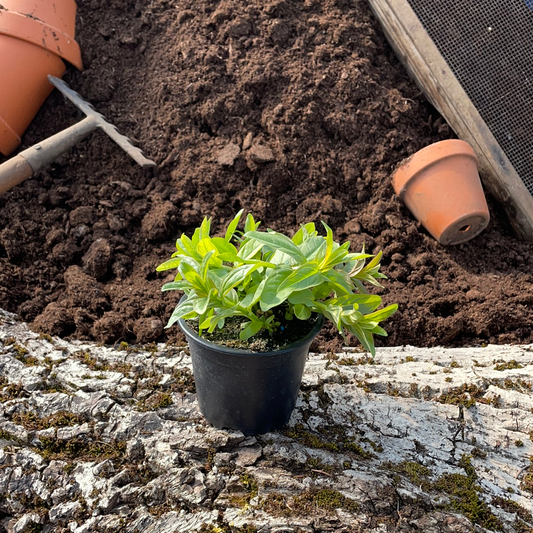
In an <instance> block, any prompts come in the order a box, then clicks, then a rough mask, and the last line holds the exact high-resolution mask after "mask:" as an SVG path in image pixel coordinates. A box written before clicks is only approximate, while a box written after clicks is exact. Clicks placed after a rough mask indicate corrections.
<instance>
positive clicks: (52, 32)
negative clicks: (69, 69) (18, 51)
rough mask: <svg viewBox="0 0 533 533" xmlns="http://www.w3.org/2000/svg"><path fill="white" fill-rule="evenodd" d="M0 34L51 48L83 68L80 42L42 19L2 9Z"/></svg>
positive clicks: (80, 68) (47, 48)
mask: <svg viewBox="0 0 533 533" xmlns="http://www.w3.org/2000/svg"><path fill="white" fill-rule="evenodd" d="M0 35H7V36H8V37H14V38H16V39H20V40H22V41H27V42H29V43H31V44H34V45H35V46H39V47H40V48H44V49H45V50H49V51H50V52H52V53H53V54H55V55H57V56H59V57H61V58H62V59H64V60H66V61H68V62H69V63H72V64H73V65H74V66H75V67H76V68H77V69H79V70H83V62H82V59H81V51H80V47H79V45H78V43H77V42H76V41H75V40H74V39H73V38H72V37H71V36H70V35H68V34H66V33H65V32H64V31H62V30H60V29H58V28H55V27H53V26H50V25H49V24H47V23H46V22H44V21H42V20H39V19H36V18H31V17H29V16H27V15H24V14H22V13H17V12H15V11H6V10H4V9H0Z"/></svg>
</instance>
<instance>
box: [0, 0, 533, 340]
mask: <svg viewBox="0 0 533 533" xmlns="http://www.w3.org/2000/svg"><path fill="white" fill-rule="evenodd" d="M79 4H80V5H79V11H78V14H79V17H78V25H77V31H78V40H79V43H80V46H81V48H82V52H83V59H84V62H85V66H86V70H85V71H84V72H82V73H79V72H76V71H75V70H74V69H71V70H69V72H68V73H67V75H66V76H65V79H66V81H67V82H68V83H69V84H70V85H71V86H72V87H73V88H74V89H75V90H77V91H78V92H79V93H80V94H81V95H82V96H83V97H84V98H85V99H86V100H88V101H90V102H91V103H92V104H93V105H94V106H95V108H96V109H97V110H98V111H100V112H101V113H103V114H104V115H105V116H106V117H107V118H108V120H109V121H111V122H113V123H114V124H115V125H116V126H117V127H118V128H119V130H120V131H121V132H123V133H125V134H127V135H128V136H130V137H131V138H132V139H133V140H134V141H135V142H136V143H137V144H138V145H139V146H141V147H142V148H143V149H144V151H145V153H146V154H147V155H148V156H149V157H151V158H153V159H154V160H155V161H157V163H158V165H159V172H158V174H154V173H152V172H150V171H143V170H141V169H140V168H139V167H138V166H136V165H135V163H134V162H132V161H131V160H130V159H129V158H128V156H127V155H125V154H124V153H123V152H122V151H121V150H120V148H118V147H117V146H116V145H115V144H114V143H113V142H112V141H111V140H109V139H108V138H107V137H106V136H105V135H104V134H103V133H100V132H95V133H93V134H92V135H91V136H90V137H89V138H88V139H87V140H85V141H83V142H82V143H80V144H79V145H78V146H77V147H76V148H74V149H73V150H71V151H70V152H69V153H68V154H66V155H65V156H63V157H62V158H61V159H60V160H58V161H57V162H56V163H54V164H53V165H52V166H51V167H50V168H49V169H48V170H47V171H46V172H43V173H42V174H41V175H39V176H38V177H36V178H34V179H31V180H29V181H27V182H26V183H24V184H22V185H20V186H18V187H16V188H15V189H13V190H12V191H10V192H8V193H6V194H4V195H2V196H1V197H0V228H1V229H0V306H1V307H4V308H5V309H8V310H10V311H15V312H18V313H19V314H20V315H21V316H22V317H23V318H24V319H25V320H27V321H29V322H33V324H34V325H35V327H37V328H39V329H41V330H43V331H45V332H47V333H51V334H59V335H63V336H70V337H72V338H85V339H97V340H99V341H103V342H108V343H112V342H116V341H121V340H126V341H130V342H131V341H137V342H149V341H153V340H156V339H164V338H165V337H164V336H163V324H164V323H165V322H166V320H167V318H168V316H169V314H170V313H171V311H172V309H173V308H174V305H175V303H176V302H177V294H168V293H167V294H161V293H160V287H161V285H162V284H163V282H164V281H165V279H166V278H164V276H162V275H159V274H156V272H155V267H156V266H157V265H158V264H159V263H161V262H162V261H163V260H165V259H166V258H167V257H168V256H169V255H170V253H171V252H172V248H173V242H174V239H175V238H176V237H177V236H178V235H179V234H180V233H181V232H184V231H185V232H187V231H191V230H192V229H193V228H194V227H195V226H196V225H197V224H198V223H199V222H200V221H201V219H202V217H203V216H204V215H208V216H212V217H213V225H214V227H215V229H216V230H219V231H220V230H222V229H223V228H224V227H225V225H226V224H227V222H228V221H229V220H230V219H231V218H232V217H233V216H234V213H235V212H236V211H237V210H238V209H240V208H241V207H242V208H245V209H246V210H247V211H251V212H252V213H253V214H254V216H255V217H256V218H257V219H259V220H262V221H263V224H264V226H268V227H272V228H274V229H280V230H284V231H285V230H287V229H291V228H293V229H294V230H296V229H297V227H298V224H299V223H301V222H307V221H320V220H323V221H325V222H327V223H328V224H329V225H330V226H332V227H333V228H334V230H335V233H336V237H337V238H339V239H342V240H345V239H349V240H350V241H351V242H352V245H353V247H354V249H359V248H360V247H361V246H362V245H363V243H365V245H366V248H367V250H370V251H374V252H375V251H377V250H379V249H383V250H384V254H385V257H384V260H383V271H384V272H385V273H386V274H387V275H388V277H389V280H388V281H387V282H386V288H385V290H384V291H382V292H383V297H384V303H386V304H389V303H392V302H398V303H399V306H400V311H399V312H398V313H397V314H396V315H395V316H394V317H393V318H392V319H390V320H389V321H388V322H387V324H386V328H387V330H388V331H389V332H390V336H389V337H388V339H385V340H379V341H378V343H381V344H383V343H387V344H389V345H399V344H406V343H409V344H415V345H421V346H431V345H436V344H445V345H453V344H470V343H480V342H492V343H503V342H506V343H507V342H533V333H532V331H533V277H532V274H531V273H532V268H533V260H532V257H533V245H532V244H526V243H523V242H520V241H518V240H517V239H516V238H515V237H514V235H513V233H512V231H511V229H510V226H509V225H508V223H507V221H506V219H505V217H504V215H503V214H502V212H501V211H500V209H499V207H498V206H497V205H496V204H495V203H494V202H493V201H492V200H491V199H490V198H489V202H490V207H491V215H492V221H491V224H490V226H489V228H488V229H487V230H486V231H485V232H484V233H483V234H482V235H481V236H479V237H478V238H476V239H475V240H473V241H471V242H470V243H467V244H465V245H461V246H459V247H454V248H444V247H442V246H439V245H438V244H437V243H436V242H435V241H434V240H433V239H432V238H431V237H429V236H428V235H427V233H426V232H425V230H424V229H423V228H421V227H420V226H419V225H418V224H417V223H416V222H415V221H414V220H413V219H412V217H411V215H410V213H409V212H408V211H407V210H406V208H404V207H403V206H402V205H401V203H400V202H399V200H398V199H397V198H396V197H395V196H394V193H393V190H392V188H391V185H390V174H391V171H392V169H393V168H394V167H395V165H396V164H397V163H398V162H400V161H401V160H402V159H403V158H405V157H407V156H409V155H410V154H412V153H414V152H415V151H416V150H418V149H420V148H422V147H423V146H425V145H427V144H430V143H432V142H435V141H439V140H442V139H445V138H449V137H451V136H453V132H451V131H450V130H449V128H448V126H447V124H445V123H444V122H443V120H442V118H440V117H439V115H438V114H437V113H436V112H435V111H434V110H433V109H432V108H431V107H430V106H429V105H428V104H427V103H426V101H425V100H424V98H423V97H422V96H421V94H420V92H419V90H418V89H417V88H416V86H415V85H414V84H413V83H412V82H411V81H410V80H409V78H408V77H407V75H406V73H405V71H404V69H403V68H402V67H401V65H400V64H399V63H398V61H397V59H396V58H395V56H394V54H393V53H392V51H391V49H390V47H389V46H388V44H387V43H386V41H385V39H384V36H383V34H382V32H381V30H380V27H379V25H378V23H377V22H376V20H375V19H374V18H373V16H372V14H371V12H370V10H369V8H368V6H367V4H366V2H365V1H363V0H305V1H294V0H275V1H268V0H267V1H258V0H248V1H246V2H244V1H240V0H238V1H229V0H222V1H216V2H214V1H210V0H195V1H192V0H173V1H170V0H153V1H151V2H145V1H141V0H137V1H136V2H135V1H130V0H106V1H104V0H86V1H83V2H80V3H79ZM79 119H80V117H79V115H78V114H77V111H76V109H75V108H74V107H73V106H72V105H71V104H69V103H67V102H66V101H64V99H63V98H62V96H61V95H59V94H58V93H57V92H55V93H54V94H53V95H52V96H51V97H50V98H49V100H48V101H47V102H46V104H45V105H44V106H43V108H42V109H41V111H40V113H39V115H38V116H37V117H36V119H35V121H34V122H33V124H32V125H31V127H30V128H29V129H28V131H27V133H26V135H25V138H24V145H25V146H29V145H31V144H33V143H35V142H37V141H39V140H41V139H42V138H45V137H47V136H49V135H52V134H53V133H56V132H57V131H59V130H61V129H63V128H65V127H66V126H68V125H70V124H72V123H73V122H75V121H78V120H79ZM178 336H179V333H178V332H177V329H173V330H170V333H168V337H166V338H170V339H171V340H176V338H177V337H178ZM340 344H341V343H340V339H339V338H338V337H337V335H336V334H334V332H333V330H332V329H325V330H324V333H323V335H322V336H321V337H320V340H319V345H317V346H315V348H321V349H326V348H332V349H336V348H338V347H339V346H340Z"/></svg>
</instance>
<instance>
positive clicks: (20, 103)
mask: <svg viewBox="0 0 533 533" xmlns="http://www.w3.org/2000/svg"><path fill="white" fill-rule="evenodd" d="M0 4H1V7H0V152H1V153H2V154H4V155H6V156H7V155H9V154H11V153H12V152H13V151H14V150H15V149H16V147H17V146H18V145H19V144H20V142H21V137H22V135H23V133H24V131H26V128H27V127H28V126H29V124H30V122H31V121H32V120H33V118H34V117H35V115H36V114H37V111H38V110H39V108H40V107H41V106H42V104H43V103H44V101H45V100H46V98H47V97H48V95H49V94H50V93H51V92H52V89H53V86H52V85H51V84H50V83H49V82H48V78H47V76H48V74H51V75H52V76H56V77H58V78H61V77H62V76H63V74H64V73H65V70H66V67H65V63H64V62H63V59H65V60H66V61H69V62H70V63H72V64H73V65H74V66H76V67H77V68H78V69H80V70H81V69H82V68H83V63H82V60H81V53H80V48H79V46H78V43H77V42H76V41H75V40H74V28H75V23H76V2H75V1H74V0H1V2H0Z"/></svg>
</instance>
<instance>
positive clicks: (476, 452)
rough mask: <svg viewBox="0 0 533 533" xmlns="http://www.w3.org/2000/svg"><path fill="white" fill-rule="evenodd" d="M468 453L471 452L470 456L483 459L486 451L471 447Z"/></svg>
mask: <svg viewBox="0 0 533 533" xmlns="http://www.w3.org/2000/svg"><path fill="white" fill-rule="evenodd" d="M470 453H471V454H472V457H479V458H480V459H485V457H487V452H484V451H483V450H480V449H479V448H472V451H471V452H470Z"/></svg>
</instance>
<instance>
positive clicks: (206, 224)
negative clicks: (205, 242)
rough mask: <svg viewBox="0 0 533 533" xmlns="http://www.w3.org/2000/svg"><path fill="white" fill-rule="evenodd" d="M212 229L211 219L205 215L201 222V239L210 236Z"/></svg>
mask: <svg viewBox="0 0 533 533" xmlns="http://www.w3.org/2000/svg"><path fill="white" fill-rule="evenodd" d="M210 231H211V219H210V218H207V217H204V219H203V220H202V223H201V224H200V241H201V240H202V239H205V238H207V237H209V232H210Z"/></svg>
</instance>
